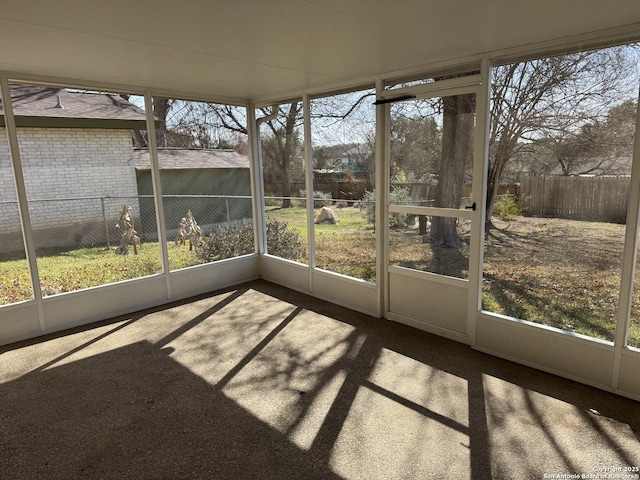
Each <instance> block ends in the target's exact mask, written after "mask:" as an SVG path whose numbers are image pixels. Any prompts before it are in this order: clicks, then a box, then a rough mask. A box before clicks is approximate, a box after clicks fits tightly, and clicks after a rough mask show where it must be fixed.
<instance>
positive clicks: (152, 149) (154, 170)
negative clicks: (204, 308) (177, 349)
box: [144, 91, 172, 300]
mask: <svg viewBox="0 0 640 480" xmlns="http://www.w3.org/2000/svg"><path fill="white" fill-rule="evenodd" d="M144 109H145V113H146V114H147V135H148V137H149V158H150V160H151V183H152V185H153V200H154V203H155V207H156V225H157V226H158V243H159V244H160V254H161V256H162V270H163V272H164V277H165V283H166V287H167V299H168V300H171V298H172V293H171V275H170V274H169V273H170V267H169V253H168V252H167V233H166V232H167V229H166V228H165V222H164V205H163V203H162V183H161V182H160V165H159V164H158V143H157V139H156V124H155V117H154V116H153V99H152V98H151V93H149V92H148V91H147V92H146V93H145V94H144Z"/></svg>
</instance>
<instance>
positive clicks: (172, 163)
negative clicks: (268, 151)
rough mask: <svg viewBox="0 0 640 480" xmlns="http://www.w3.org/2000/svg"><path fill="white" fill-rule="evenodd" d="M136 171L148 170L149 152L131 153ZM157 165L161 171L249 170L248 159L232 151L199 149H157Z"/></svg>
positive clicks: (143, 150) (144, 149)
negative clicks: (201, 169) (199, 169)
mask: <svg viewBox="0 0 640 480" xmlns="http://www.w3.org/2000/svg"><path fill="white" fill-rule="evenodd" d="M133 159H134V162H135V167H136V170H150V169H151V159H150V156H149V150H148V149H146V148H137V149H135V150H134V152H133ZM158 164H159V166H160V169H161V170H187V169H194V168H249V157H247V156H246V155H241V154H239V153H237V152H235V151H233V150H211V149H200V148H159V149H158Z"/></svg>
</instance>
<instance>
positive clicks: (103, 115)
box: [0, 85, 146, 129]
mask: <svg viewBox="0 0 640 480" xmlns="http://www.w3.org/2000/svg"><path fill="white" fill-rule="evenodd" d="M11 100H12V105H13V114H14V117H15V119H16V125H17V126H19V127H49V128H55V127H58V128H65V127H66V128H69V127H79V128H122V129H146V114H145V112H144V110H142V109H141V108H139V107H137V106H135V105H134V104H132V103H131V102H129V101H127V100H125V99H124V98H122V97H121V96H119V95H115V94H109V93H97V92H85V91H75V90H67V89H64V88H55V87H41V86H34V85H11ZM0 115H1V117H0V125H1V126H4V110H3V106H2V102H1V101H0Z"/></svg>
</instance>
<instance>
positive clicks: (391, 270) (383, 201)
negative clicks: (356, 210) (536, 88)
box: [376, 58, 491, 346]
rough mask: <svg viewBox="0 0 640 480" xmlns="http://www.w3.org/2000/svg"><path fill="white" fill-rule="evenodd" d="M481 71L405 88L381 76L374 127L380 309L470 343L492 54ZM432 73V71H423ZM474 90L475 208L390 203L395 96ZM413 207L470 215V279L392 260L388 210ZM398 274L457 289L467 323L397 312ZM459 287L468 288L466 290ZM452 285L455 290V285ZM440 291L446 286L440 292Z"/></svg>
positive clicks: (478, 279)
mask: <svg viewBox="0 0 640 480" xmlns="http://www.w3.org/2000/svg"><path fill="white" fill-rule="evenodd" d="M478 69H479V71H480V73H478V74H472V75H466V76H463V77H456V78H452V79H446V80H439V81H435V82H432V83H425V84H419V85H412V86H408V87H404V88H397V89H385V88H384V84H383V82H382V81H378V82H377V84H376V91H377V103H378V108H377V123H378V129H377V132H376V147H377V148H376V152H377V154H376V155H377V159H376V161H377V171H378V172H380V175H377V185H376V189H377V191H378V193H377V195H376V197H377V198H376V203H377V204H378V206H379V207H380V208H378V209H377V210H378V212H379V213H378V216H377V218H376V221H377V224H378V225H379V226H380V227H381V228H379V232H380V233H379V244H378V247H379V248H378V252H379V255H378V258H379V259H380V261H379V263H380V264H379V266H378V267H379V268H378V272H379V274H378V282H377V283H378V288H379V290H380V305H381V312H382V313H383V316H384V318H387V319H390V320H394V321H398V322H400V323H406V324H409V325H411V326H415V327H417V328H420V329H422V330H426V331H431V332H432V333H436V334H438V335H442V336H445V337H449V338H452V339H454V340H457V341H461V342H464V343H467V344H470V345H471V346H474V345H475V343H476V316H477V314H478V313H479V312H480V307H481V298H482V297H481V287H482V261H483V258H482V256H483V250H484V248H483V246H484V242H483V239H484V218H485V204H486V195H487V187H486V185H487V170H488V169H487V164H488V143H489V142H488V138H489V99H490V84H491V81H490V80H491V79H490V73H491V64H490V62H489V59H488V58H484V59H483V60H482V62H481V64H479V65H478ZM424 78H429V75H428V74H426V75H424ZM466 93H474V94H475V95H476V126H475V134H474V147H473V148H474V151H473V167H472V172H473V174H472V175H473V180H472V191H471V197H472V202H473V203H475V204H476V209H475V210H474V211H471V210H463V209H449V208H436V207H414V206H397V205H396V206H390V205H389V192H390V166H391V165H390V105H391V104H392V103H394V102H397V101H406V100H417V99H423V98H434V97H442V96H450V95H457V94H466ZM392 211H393V212H398V213H413V214H422V215H425V214H428V215H433V214H435V215H440V216H447V217H456V218H468V219H470V220H471V238H470V245H469V276H468V279H459V278H453V277H447V276H443V275H437V274H434V273H429V272H420V271H415V270H411V269H406V268H403V267H397V266H391V265H389V221H388V219H389V213H391V212H392ZM395 275H400V276H405V277H407V278H410V279H411V280H410V282H412V283H413V282H419V284H420V287H424V288H425V289H428V288H429V286H430V285H431V286H435V287H436V288H437V289H440V290H442V289H444V290H445V295H444V296H443V301H444V302H447V301H451V298H448V297H447V295H446V291H447V290H448V289H454V290H455V289H457V290H458V293H457V294H456V298H458V299H459V300H460V301H464V302H465V312H464V313H463V312H462V311H461V310H458V311H457V312H456V314H455V315H456V316H458V317H462V316H464V318H456V319H455V320H456V322H457V323H458V325H459V326H460V325H462V326H463V327H464V328H462V329H461V328H457V329H453V330H452V329H449V328H447V327H446V326H443V325H441V324H438V323H437V322H425V321H424V320H419V319H416V318H411V316H406V315H399V314H397V313H394V312H393V311H392V310H393V308H392V303H393V298H392V292H391V290H392V285H393V280H392V278H391V276H395ZM460 289H464V291H465V292H466V294H464V293H462V292H461V291H460ZM452 291H453V290H452ZM441 293H442V292H441Z"/></svg>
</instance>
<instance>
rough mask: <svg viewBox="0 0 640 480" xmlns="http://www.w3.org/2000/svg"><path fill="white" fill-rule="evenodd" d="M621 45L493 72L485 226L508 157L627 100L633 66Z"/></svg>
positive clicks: (499, 68)
mask: <svg viewBox="0 0 640 480" xmlns="http://www.w3.org/2000/svg"><path fill="white" fill-rule="evenodd" d="M627 52H628V50H626V49H625V47H614V48H608V49H602V50H595V51H587V52H580V53H575V54H570V55H563V56H558V57H550V58H542V59H537V60H530V61H526V62H520V63H515V64H511V65H505V66H501V67H498V68H495V69H494V71H493V82H492V83H493V89H492V92H493V98H492V105H491V128H490V139H489V172H488V194H487V205H486V209H487V224H488V226H491V225H492V224H491V215H492V212H493V206H494V204H495V201H496V198H497V194H498V189H499V186H500V181H501V179H502V177H503V173H504V171H505V168H506V167H507V166H508V164H509V162H510V161H511V160H512V159H515V158H517V157H518V154H519V153H520V152H521V151H522V150H523V149H527V148H530V147H531V143H532V142H535V141H539V140H540V139H542V138H545V137H546V138H550V137H551V135H550V134H551V132H555V135H556V138H560V137H562V136H563V135H564V136H565V137H566V136H567V135H568V134H569V132H570V131H571V129H573V131H574V132H575V131H578V130H579V129H580V128H582V127H583V126H584V125H586V124H588V123H590V122H591V123H593V122H594V121H595V120H597V119H598V118H602V116H603V114H604V112H606V110H607V109H608V107H609V105H611V104H612V103H616V101H618V102H619V101H620V99H624V98H627V97H626V96H625V95H628V92H627V91H626V88H627V85H628V82H627V81H626V80H627V78H628V75H630V74H631V72H630V65H631V64H632V63H633V62H632V61H631V60H632V59H630V58H629V57H628V55H627Z"/></svg>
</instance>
